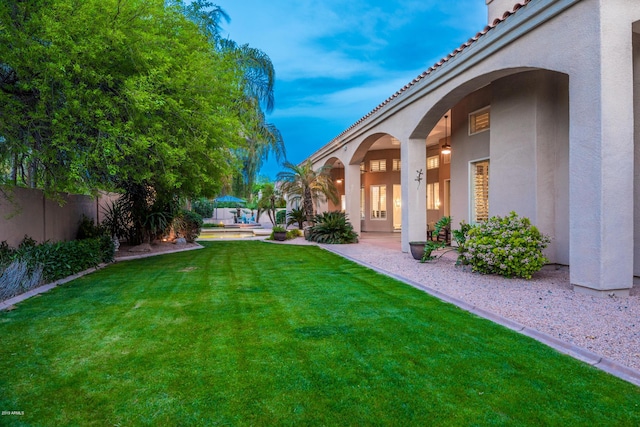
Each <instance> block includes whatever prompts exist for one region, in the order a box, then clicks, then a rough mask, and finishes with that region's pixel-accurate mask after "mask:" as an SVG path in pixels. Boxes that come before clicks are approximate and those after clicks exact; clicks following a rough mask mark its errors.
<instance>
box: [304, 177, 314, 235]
mask: <svg viewBox="0 0 640 427" xmlns="http://www.w3.org/2000/svg"><path fill="white" fill-rule="evenodd" d="M304 212H305V214H306V215H307V225H308V226H311V225H313V199H312V198H311V189H310V188H309V187H307V188H305V189H304Z"/></svg>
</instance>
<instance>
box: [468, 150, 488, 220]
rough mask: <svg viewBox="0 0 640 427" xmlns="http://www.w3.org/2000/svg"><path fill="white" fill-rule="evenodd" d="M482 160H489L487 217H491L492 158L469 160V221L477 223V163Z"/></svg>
mask: <svg viewBox="0 0 640 427" xmlns="http://www.w3.org/2000/svg"><path fill="white" fill-rule="evenodd" d="M480 162H489V182H488V183H487V218H489V194H488V193H489V191H491V188H490V185H491V160H490V158H489V157H485V158H481V159H475V160H472V161H470V162H469V223H470V224H476V223H477V222H478V218H477V217H476V206H475V179H474V178H475V165H476V164H477V163H480Z"/></svg>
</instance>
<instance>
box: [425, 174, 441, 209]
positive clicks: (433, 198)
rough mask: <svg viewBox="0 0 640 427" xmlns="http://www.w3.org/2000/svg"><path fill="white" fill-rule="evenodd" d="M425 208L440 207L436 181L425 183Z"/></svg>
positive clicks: (438, 186)
mask: <svg viewBox="0 0 640 427" xmlns="http://www.w3.org/2000/svg"><path fill="white" fill-rule="evenodd" d="M427 209H429V210H438V209H440V183H439V182H438V181H436V182H431V183H429V184H427Z"/></svg>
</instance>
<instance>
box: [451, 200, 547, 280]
mask: <svg viewBox="0 0 640 427" xmlns="http://www.w3.org/2000/svg"><path fill="white" fill-rule="evenodd" d="M548 244H549V238H548V237H547V236H545V235H544V234H542V233H540V231H538V229H537V228H536V227H535V226H533V225H531V222H530V221H529V219H528V218H519V217H518V215H517V214H516V213H515V212H511V213H510V214H509V215H508V216H506V217H499V216H494V217H491V218H489V219H488V220H487V221H485V222H483V223H480V224H477V225H475V226H473V227H471V229H470V230H469V231H468V233H467V240H466V243H465V249H466V251H465V254H464V257H465V258H466V260H467V261H468V263H469V264H470V265H471V267H472V268H473V271H477V272H479V273H482V274H500V275H502V276H505V277H523V278H525V279H530V278H531V275H532V274H533V273H535V272H536V271H538V270H540V269H541V268H542V266H543V265H544V264H545V263H546V262H548V260H547V258H545V256H544V255H543V254H542V250H543V249H544V248H546V247H547V245H548Z"/></svg>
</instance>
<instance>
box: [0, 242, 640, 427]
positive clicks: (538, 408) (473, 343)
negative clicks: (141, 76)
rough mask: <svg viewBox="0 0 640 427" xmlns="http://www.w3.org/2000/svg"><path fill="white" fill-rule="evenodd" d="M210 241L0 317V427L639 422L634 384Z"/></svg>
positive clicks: (291, 253) (407, 296) (316, 259)
mask: <svg viewBox="0 0 640 427" xmlns="http://www.w3.org/2000/svg"><path fill="white" fill-rule="evenodd" d="M205 245H206V246H207V248H206V249H204V250H198V251H190V252H185V253H180V254H172V255H165V256H160V257H154V258H148V259H143V260H137V261H130V262H126V263H120V264H116V265H113V266H110V267H108V268H106V269H104V270H101V271H99V272H97V273H95V274H92V275H90V276H87V277H85V278H82V279H79V280H76V281H74V282H71V283H70V284H68V285H65V286H64V287H62V288H58V289H55V290H53V291H51V292H49V293H47V294H44V295H43V296H41V297H38V298H34V299H32V300H29V301H26V302H24V303H22V304H20V305H19V308H18V309H17V310H15V311H12V312H4V313H0V338H1V340H2V342H1V346H0V371H1V372H2V373H3V375H2V376H1V377H0V411H12V410H15V411H24V415H23V416H16V415H12V416H1V417H0V425H46V426H54V425H60V426H67V425H83V426H84V425H100V426H102V425H122V426H131V425H162V426H174V425H194V426H200V425H358V426H362V425H402V426H407V425H479V426H480V425H481V426H485V425H518V426H520V425H536V426H541V425H567V426H568V425H571V426H575V425H589V426H592V425H624V426H630V425H640V406H638V405H639V404H640V388H638V387H635V386H633V385H631V384H628V383H625V382H623V381H621V380H619V379H617V378H615V377H612V376H609V375H607V374H605V373H603V372H601V371H598V370H596V369H594V368H591V367H589V366H587V365H585V364H582V363H580V362H577V361H575V360H573V359H571V358H569V357H566V356H564V355H561V354H559V353H556V352H555V351H553V350H551V349H549V348H547V347H545V346H543V345H541V344H539V343H537V342H535V341H533V340H531V339H529V338H527V337H523V336H520V335H518V334H516V333H514V332H511V331H509V330H507V329H504V328H502V327H499V326H496V325H494V324H492V323H491V322H489V321H486V320H483V319H479V318H477V317H474V316H472V315H470V314H468V313H465V312H463V311H461V310H459V309H457V308H455V307H453V306H450V305H448V304H444V303H441V302H439V301H437V300H435V299H433V298H431V297H429V296H428V295H426V294H424V293H422V292H420V291H418V290H416V289H413V288H411V287H409V286H407V285H404V284H402V283H399V282H396V281H394V280H392V279H389V278H386V277H383V276H380V275H378V274H376V273H374V272H371V271H369V270H367V269H364V268H361V267H359V266H357V265H355V264H353V263H350V262H347V261H345V260H343V259H341V258H339V257H337V256H334V255H332V254H330V253H327V252H325V251H322V250H320V249H318V248H316V247H295V246H288V245H272V244H267V243H263V242H215V243H208V244H205Z"/></svg>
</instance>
